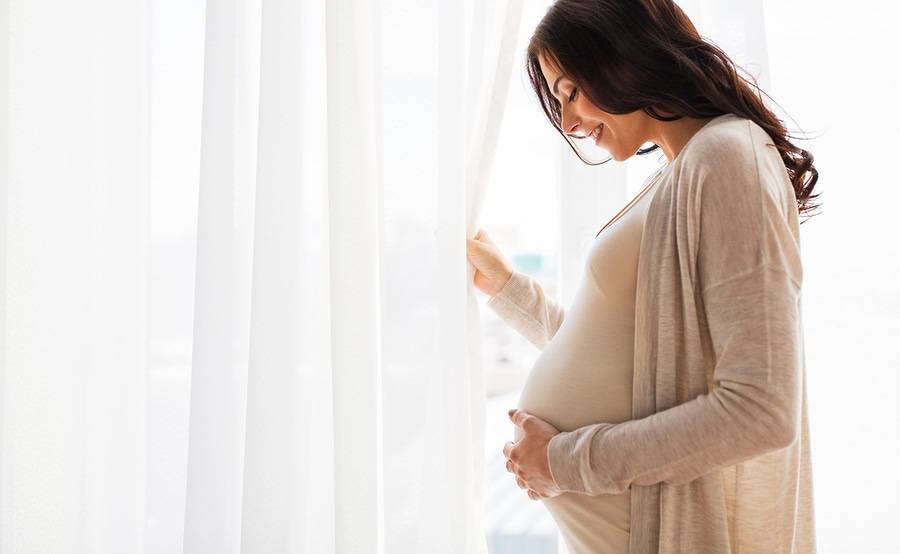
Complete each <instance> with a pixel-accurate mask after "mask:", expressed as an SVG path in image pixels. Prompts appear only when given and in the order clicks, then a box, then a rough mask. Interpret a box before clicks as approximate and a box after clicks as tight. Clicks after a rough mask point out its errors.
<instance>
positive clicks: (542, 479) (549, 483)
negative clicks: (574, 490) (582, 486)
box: [503, 410, 562, 500]
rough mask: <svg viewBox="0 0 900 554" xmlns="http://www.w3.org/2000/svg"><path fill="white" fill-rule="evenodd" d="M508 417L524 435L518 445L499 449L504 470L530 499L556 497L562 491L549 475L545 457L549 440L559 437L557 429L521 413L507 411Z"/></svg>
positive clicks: (548, 462)
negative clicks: (501, 451)
mask: <svg viewBox="0 0 900 554" xmlns="http://www.w3.org/2000/svg"><path fill="white" fill-rule="evenodd" d="M509 417H510V419H512V421H513V423H515V424H516V425H518V426H519V427H520V428H521V429H522V431H523V432H524V434H525V435H524V436H523V437H522V438H521V439H520V440H519V442H507V443H506V445H505V446H504V447H503V455H504V456H506V458H507V460H506V471H508V472H510V473H513V474H515V475H516V483H517V484H518V485H519V488H522V489H527V490H528V497H529V498H531V499H532V500H539V499H542V498H552V497H554V496H559V495H560V494H562V491H561V490H560V489H559V487H557V486H556V482H555V481H554V480H553V475H552V474H551V473H550V460H549V458H548V455H547V454H548V449H547V447H548V445H549V444H550V439H552V438H553V437H554V436H555V435H558V434H559V429H557V428H556V427H554V426H552V425H550V424H549V423H547V422H546V421H544V420H543V419H541V418H539V417H537V416H535V415H531V414H529V413H528V412H524V411H522V410H510V411H509Z"/></svg>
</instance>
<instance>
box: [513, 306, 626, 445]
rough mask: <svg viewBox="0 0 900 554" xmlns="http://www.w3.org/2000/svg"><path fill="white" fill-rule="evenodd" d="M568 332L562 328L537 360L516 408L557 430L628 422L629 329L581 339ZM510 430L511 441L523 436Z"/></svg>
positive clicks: (516, 430)
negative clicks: (513, 435)
mask: <svg viewBox="0 0 900 554" xmlns="http://www.w3.org/2000/svg"><path fill="white" fill-rule="evenodd" d="M567 323H569V322H567ZM564 327H565V326H564ZM571 328H572V327H570V328H569V329H571ZM567 330H568V329H562V328H561V329H560V330H559V333H558V334H557V336H556V337H554V338H553V340H552V341H550V343H548V344H547V345H546V346H545V348H544V350H543V351H542V352H541V355H540V356H538V358H537V360H536V361H535V363H534V365H533V366H532V368H531V371H530V372H529V373H528V378H527V380H526V382H525V385H524V387H523V388H522V392H521V395H520V396H519V404H518V408H519V409H520V410H524V411H526V412H528V413H530V414H533V415H536V416H538V417H540V418H541V419H543V420H545V421H547V422H548V423H550V424H552V425H553V426H554V427H556V428H557V429H559V430H560V431H572V430H574V429H577V428H578V427H582V426H584V425H589V424H591V423H620V422H622V421H627V420H629V419H631V389H632V378H633V373H634V370H633V367H634V350H633V344H634V335H633V332H632V330H631V329H625V330H618V331H613V330H609V332H607V333H604V334H602V335H600V336H598V335H597V334H595V333H591V334H590V336H585V337H579V336H578V335H577V334H576V333H572V334H571V336H570V335H569V334H564V333H563V332H564V331H567ZM514 428H515V439H514V440H515V441H518V440H519V439H521V436H522V431H521V429H520V428H519V427H518V426H515V427H514Z"/></svg>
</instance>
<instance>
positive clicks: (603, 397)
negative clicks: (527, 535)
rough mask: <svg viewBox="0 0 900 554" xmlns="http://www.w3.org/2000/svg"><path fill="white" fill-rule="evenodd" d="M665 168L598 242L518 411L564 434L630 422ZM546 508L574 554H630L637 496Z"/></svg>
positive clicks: (577, 499) (567, 499)
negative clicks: (652, 228) (644, 243)
mask: <svg viewBox="0 0 900 554" xmlns="http://www.w3.org/2000/svg"><path fill="white" fill-rule="evenodd" d="M662 169H664V168H661V169H660V170H659V171H657V172H656V173H655V174H654V175H653V176H652V177H651V179H650V184H649V185H648V186H647V187H646V188H645V189H644V190H642V191H641V193H639V195H638V196H636V198H635V200H633V201H632V202H631V203H629V204H628V205H626V207H625V209H624V211H623V212H620V213H619V214H617V216H615V217H614V218H613V220H611V222H610V223H608V224H607V226H605V227H604V229H603V230H602V231H601V232H600V234H599V235H598V236H597V238H595V239H594V242H593V244H592V245H591V247H590V249H589V250H588V252H587V256H586V260H585V265H584V271H585V273H584V278H582V279H581V283H580V285H579V288H578V290H577V291H576V293H575V296H574V298H573V299H572V304H571V306H569V307H568V308H567V310H566V317H565V319H564V320H563V323H562V325H560V327H559V329H558V330H557V332H556V334H555V335H554V336H553V338H552V339H551V340H550V342H549V343H547V345H546V346H545V347H544V349H543V350H542V351H541V354H540V355H539V356H538V358H537V359H536V361H535V363H534V366H533V367H532V368H531V371H530V372H529V374H528V378H527V380H526V382H525V386H524V388H523V389H522V393H521V396H520V397H519V405H518V407H519V409H522V410H525V411H527V412H529V413H532V414H534V415H536V416H538V417H540V418H541V419H544V420H546V421H547V422H549V423H551V424H552V425H554V426H555V427H556V428H558V429H560V430H561V431H573V430H575V429H576V428H578V427H582V426H584V425H588V424H591V423H601V422H608V423H620V422H623V421H627V420H630V419H631V387H632V376H633V362H634V303H635V290H636V283H637V266H638V252H639V249H640V245H641V236H642V228H643V223H644V217H645V215H646V211H647V207H648V205H649V203H650V201H651V200H652V197H653V193H654V191H655V190H656V188H657V184H658V182H659V181H660V179H659V177H660V174H661V172H662ZM521 437H522V432H521V429H519V427H515V439H514V440H515V441H516V442H518V441H519V439H521ZM542 502H543V504H544V506H545V507H546V508H547V509H548V510H549V511H550V514H551V515H552V517H553V519H554V520H555V521H556V523H557V525H558V526H559V530H560V533H561V534H562V536H563V538H564V540H565V542H566V545H567V546H568V549H569V551H570V552H571V554H595V553H598V552H604V553H615V552H628V540H629V531H630V522H631V494H630V491H627V492H625V493H623V494H618V495H599V496H588V495H584V494H577V493H564V494H561V495H560V496H556V497H554V498H545V499H543V500H542Z"/></svg>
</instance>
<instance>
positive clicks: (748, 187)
mask: <svg viewBox="0 0 900 554" xmlns="http://www.w3.org/2000/svg"><path fill="white" fill-rule="evenodd" d="M733 146H734V145H733ZM738 146H740V145H738ZM738 150H739V151H740V149H738ZM757 150H759V149H758V148H744V150H743V152H744V157H743V159H742V156H741V155H737V156H734V155H732V157H730V158H729V157H726V156H725V155H724V154H722V155H721V156H720V155H717V153H716V152H715V151H713V152H708V153H707V154H708V157H706V159H705V162H704V164H703V167H707V168H712V169H710V170H708V171H704V172H699V173H696V174H694V175H695V178H696V183H693V184H690V185H688V186H689V187H697V188H691V189H690V190H694V191H699V192H700V194H699V195H697V196H698V197H699V199H700V200H699V207H692V208H690V209H689V210H688V217H689V218H693V219H694V223H692V224H691V225H693V226H694V227H693V228H694V229H696V230H697V235H698V236H697V238H696V239H695V241H694V243H693V244H694V246H695V248H696V258H695V259H696V265H695V268H696V269H695V271H696V273H695V275H694V276H693V277H692V278H693V282H694V286H695V287H696V288H697V289H699V290H700V291H701V292H700V295H699V296H700V299H701V301H702V302H701V303H702V305H701V306H698V307H697V310H698V311H700V312H702V313H700V314H698V321H700V322H701V325H702V324H703V322H704V320H705V322H706V327H708V329H707V330H708V333H709V338H710V340H711V343H712V347H713V350H714V354H715V366H714V373H713V381H714V385H713V386H712V387H711V388H710V390H709V392H708V393H705V394H700V395H699V396H697V397H695V398H693V399H691V400H688V401H686V402H684V403H682V404H679V405H676V406H673V407H671V408H669V409H666V410H662V411H659V412H657V413H654V414H651V415H649V416H647V417H644V418H641V419H635V420H629V421H625V422H621V423H596V424H592V425H587V426H584V427H581V428H578V429H575V430H574V431H571V432H563V433H560V434H558V435H556V436H554V437H553V439H552V440H551V442H550V445H549V448H548V459H549V463H550V470H551V474H552V476H553V478H554V480H555V481H556V483H557V485H558V486H559V487H560V488H561V489H562V490H563V491H567V492H578V493H583V494H590V495H596V494H618V493H622V492H624V491H625V490H626V489H628V488H629V487H630V486H631V485H632V484H637V485H652V484H656V483H660V482H666V483H671V484H680V483H685V482H688V481H692V480H694V479H696V478H697V477H700V476H702V475H704V474H706V473H708V472H711V471H713V470H715V469H718V468H721V467H724V466H729V465H734V464H737V463H739V462H742V461H744V460H747V459H750V458H753V457H756V456H759V455H762V454H764V453H767V452H770V451H773V450H778V449H781V448H785V447H787V446H789V445H790V444H792V443H793V442H794V441H795V440H796V438H797V436H798V428H799V421H800V408H801V394H802V388H801V387H802V371H803V369H802V367H803V360H802V356H803V355H802V329H801V323H800V286H801V281H802V270H801V265H800V245H799V230H798V226H797V208H796V203H795V200H794V197H793V190H792V188H791V187H790V182H789V181H787V179H786V173H783V172H784V171H785V170H784V166H783V165H781V166H780V168H779V167H777V166H776V165H775V164H774V162H773V161H772V159H771V158H767V161H766V163H765V164H764V165H761V164H759V163H757V162H755V160H756V156H757V155H760V156H761V155H762V154H763V153H762V152H757ZM747 152H749V153H750V156H752V157H750V159H746V156H747ZM739 162H744V163H739ZM688 175H691V174H688ZM688 178H690V177H688ZM689 227H690V226H689ZM684 307H685V309H687V308H688V305H687V304H685V305H684ZM681 308H682V307H681V305H677V306H676V307H675V310H676V311H678V310H680V309H681ZM676 319H677V318H676ZM702 331H703V329H701V332H702ZM661 332H666V330H665V329H662V330H661ZM669 332H672V331H671V330H669ZM676 332H680V331H676ZM674 340H678V339H677V338H676V339H674ZM666 362H668V360H666ZM671 362H672V363H673V364H674V363H677V360H671ZM672 371H675V370H674V369H673V370H672ZM677 371H699V372H703V371H704V370H703V369H702V368H693V369H691V370H687V369H682V368H679V369H678V370H677Z"/></svg>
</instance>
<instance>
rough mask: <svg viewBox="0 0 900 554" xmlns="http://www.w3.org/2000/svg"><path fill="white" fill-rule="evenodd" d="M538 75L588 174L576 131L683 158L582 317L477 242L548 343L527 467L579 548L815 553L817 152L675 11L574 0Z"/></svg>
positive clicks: (652, 4)
mask: <svg viewBox="0 0 900 554" xmlns="http://www.w3.org/2000/svg"><path fill="white" fill-rule="evenodd" d="M527 68H528V73H529V77H530V79H531V83H532V85H533V87H534V90H535V92H536V94H537V97H538V99H539V101H540V103H541V106H542V108H543V110H544V112H545V114H546V115H547V117H548V119H549V121H550V122H551V123H552V124H553V125H554V126H555V127H556V129H557V130H558V131H559V132H560V134H561V135H562V136H563V138H564V139H566V140H567V142H569V144H570V146H572V147H573V151H575V152H576V153H577V154H578V155H579V157H580V158H582V160H584V158H583V157H582V156H581V153H580V152H579V149H578V148H576V147H575V146H574V145H573V143H572V142H571V141H569V139H570V138H575V139H576V140H578V139H579V138H586V139H587V140H589V141H591V142H592V143H594V144H596V145H597V146H599V147H601V148H603V149H605V150H606V151H608V152H609V153H610V154H611V156H612V158H614V159H615V160H617V161H623V160H626V159H628V158H629V157H631V156H632V155H634V154H636V153H637V154H645V153H647V152H650V151H653V150H656V149H658V148H659V149H662V151H663V153H664V154H665V158H666V160H667V163H666V164H665V165H663V166H662V167H661V168H660V169H658V170H657V171H656V172H654V173H653V174H652V175H651V176H650V177H649V178H648V179H647V181H645V186H644V187H643V189H642V190H641V191H640V193H638V194H637V196H636V197H635V198H634V199H633V200H632V201H631V202H629V203H628V204H626V205H625V206H624V207H623V209H622V210H621V211H620V212H619V213H618V214H617V215H616V216H615V217H613V219H612V220H611V221H610V222H609V223H607V224H606V225H605V226H604V227H603V228H602V229H601V230H600V232H599V233H598V234H597V236H596V237H595V239H594V242H593V244H592V245H591V247H590V249H589V250H588V252H587V255H586V257H585V263H584V268H583V276H582V279H581V283H580V286H579V288H578V290H577V291H576V293H575V296H574V298H573V300H572V304H571V305H570V306H569V307H568V308H567V309H564V308H563V307H562V306H560V305H558V304H557V303H556V302H555V301H554V300H552V299H551V298H549V297H548V296H546V295H545V293H544V291H543V290H542V289H541V287H540V285H539V284H538V283H537V282H536V281H535V280H534V279H532V278H531V277H529V276H527V275H525V274H523V273H520V272H518V271H515V270H514V269H513V268H512V266H511V265H510V263H509V262H508V260H506V258H505V257H504V256H503V255H502V254H501V253H500V251H499V250H498V248H497V245H496V244H494V242H493V241H492V240H491V239H490V237H489V236H488V235H487V233H485V232H484V231H479V233H478V234H477V235H476V236H475V237H474V238H473V239H470V240H469V241H468V244H467V252H468V257H469V259H470V261H471V262H472V264H473V265H474V266H475V268H476V272H475V285H476V287H477V288H479V289H480V290H481V291H482V292H484V293H486V294H488V295H490V299H489V301H488V306H489V307H491V308H492V309H493V310H495V311H496V313H497V314H498V315H499V316H500V317H501V318H503V320H504V321H506V322H507V323H508V324H509V325H511V326H512V327H513V328H515V329H516V330H517V331H518V332H519V333H521V334H522V336H524V337H525V338H526V339H527V340H529V341H530V342H531V343H532V344H534V345H535V346H536V347H537V348H539V349H540V350H541V353H540V355H539V356H538V358H537V360H536V362H535V364H534V366H533V367H532V369H531V371H530V373H529V375H528V379H527V381H526V383H525V387H524V389H523V390H522V394H521V397H520V400H519V405H518V409H515V410H511V418H512V422H513V423H514V424H515V428H514V429H515V434H514V440H513V441H512V442H509V443H507V444H506V445H505V446H504V448H503V452H504V454H505V455H506V457H507V458H508V460H507V466H506V467H507V470H508V471H510V472H511V473H513V474H514V475H515V478H516V481H517V483H518V484H519V486H520V487H522V488H523V489H526V490H527V491H528V495H529V497H531V498H532V499H535V500H540V501H542V502H543V504H544V506H546V508H547V509H548V510H549V512H550V513H551V515H552V516H553V518H554V519H555V521H556V522H557V524H558V526H559V529H560V532H561V534H562V536H563V537H564V539H565V541H566V544H567V545H568V547H569V550H570V551H571V552H572V553H573V554H588V553H606V552H610V553H615V552H623V553H624V552H630V553H651V552H666V553H668V552H685V553H704V552H709V553H723V552H744V553H749V552H766V553H775V552H779V553H782V552H785V553H787V552H798V553H809V552H815V548H816V546H815V529H814V513H813V502H812V499H813V496H812V494H813V492H812V473H811V461H810V446H809V438H808V423H807V402H806V386H805V385H806V369H805V355H804V351H803V335H802V323H801V304H800V289H801V282H802V277H803V271H802V265H801V259H800V237H799V215H801V214H802V213H804V212H807V211H809V210H810V209H811V208H814V207H815V206H813V205H811V204H810V200H811V199H812V198H815V196H817V195H812V194H811V192H812V189H813V187H814V185H815V182H816V180H817V175H818V173H817V171H816V170H815V168H814V166H813V164H812V160H813V157H812V155H811V154H810V153H809V152H807V151H806V150H802V149H800V148H798V147H796V146H794V145H793V144H792V143H791V142H789V141H788V139H787V132H786V130H785V127H784V126H783V125H782V123H781V121H780V120H779V119H778V118H776V117H775V115H774V114H773V113H772V112H771V111H770V110H769V109H768V108H767V107H766V106H765V105H764V103H763V102H762V100H761V96H760V95H759V94H758V93H757V92H756V90H758V89H755V88H753V87H754V86H753V85H751V84H750V82H748V81H746V80H744V79H743V78H742V77H739V76H738V74H737V73H736V72H735V66H734V64H733V63H732V62H731V60H730V59H729V58H728V57H727V56H726V55H725V54H724V53H723V52H722V51H721V50H720V49H718V48H717V47H715V46H714V45H712V44H710V43H708V42H706V41H704V40H703V39H702V38H701V37H700V35H699V34H698V32H697V30H696V29H695V28H694V26H693V25H692V24H691V22H690V21H689V20H688V18H687V17H686V16H685V15H684V13H683V12H682V11H681V10H680V9H679V8H678V7H677V6H676V5H675V4H673V3H672V2H670V1H668V0H640V1H638V0H634V1H623V0H618V1H609V0H559V1H557V2H556V3H554V4H553V5H552V6H551V7H550V9H549V10H548V12H547V14H546V15H545V17H544V18H543V19H542V21H541V22H540V24H539V25H538V27H537V29H536V31H535V33H534V36H533V37H532V39H531V42H530V44H529V47H528V50H527ZM647 142H650V143H653V146H652V148H648V149H646V150H641V149H640V147H641V146H642V145H644V144H645V143H647ZM607 161H608V160H607Z"/></svg>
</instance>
